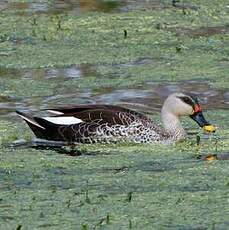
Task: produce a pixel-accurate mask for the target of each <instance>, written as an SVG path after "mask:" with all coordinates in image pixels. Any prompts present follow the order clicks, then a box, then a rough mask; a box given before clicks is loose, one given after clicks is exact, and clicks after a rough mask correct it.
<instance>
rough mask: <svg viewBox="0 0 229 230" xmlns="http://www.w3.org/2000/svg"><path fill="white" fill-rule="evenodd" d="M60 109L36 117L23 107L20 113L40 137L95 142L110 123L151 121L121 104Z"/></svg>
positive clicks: (113, 125)
mask: <svg viewBox="0 0 229 230" xmlns="http://www.w3.org/2000/svg"><path fill="white" fill-rule="evenodd" d="M57 111H58V112H62V114H59V115H55V116H51V117H32V116H28V115H27V114H24V113H22V112H20V111H17V113H18V114H19V115H20V116H21V117H22V118H23V119H24V120H25V121H26V122H27V124H28V125H29V126H30V128H31V129H32V131H33V132H34V134H35V135H36V136H37V137H38V138H42V139H47V140H56V141H69V142H74V141H76V142H80V141H81V140H82V142H83V141H84V142H91V141H93V140H95V138H94V137H95V136H96V135H97V132H98V128H100V129H101V130H103V131H102V132H110V130H111V129H110V127H115V126H117V125H118V126H124V127H128V126H129V125H130V124H131V123H132V122H135V121H136V122H138V123H142V124H143V125H144V123H148V122H149V121H150V120H149V118H147V117H146V116H144V115H142V114H141V113H138V112H135V111H132V110H129V109H125V108H122V107H118V106H103V105H99V106H97V105H93V106H79V107H74V108H65V109H61V110H60V109H59V110H57ZM112 135H115V134H112ZM93 138H94V139H93Z"/></svg>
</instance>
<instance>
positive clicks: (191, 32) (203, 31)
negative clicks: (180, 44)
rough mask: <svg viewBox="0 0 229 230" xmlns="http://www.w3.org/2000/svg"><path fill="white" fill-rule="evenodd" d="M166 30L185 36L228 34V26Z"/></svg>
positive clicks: (197, 36)
mask: <svg viewBox="0 0 229 230" xmlns="http://www.w3.org/2000/svg"><path fill="white" fill-rule="evenodd" d="M166 29H167V30H168V31H171V32H174V33H176V35H177V36H187V37H191V38H199V37H210V36H213V35H218V34H222V35H223V34H228V33H229V26H228V25H225V26H209V27H200V28H196V29H191V28H182V27H180V28H166Z"/></svg>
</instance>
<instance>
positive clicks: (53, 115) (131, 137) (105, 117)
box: [16, 92, 216, 143]
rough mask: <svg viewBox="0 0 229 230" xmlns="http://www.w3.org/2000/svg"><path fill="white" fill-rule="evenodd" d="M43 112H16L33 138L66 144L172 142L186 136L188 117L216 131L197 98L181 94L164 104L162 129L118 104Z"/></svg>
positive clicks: (168, 98)
mask: <svg viewBox="0 0 229 230" xmlns="http://www.w3.org/2000/svg"><path fill="white" fill-rule="evenodd" d="M46 112H48V113H49V114H50V116H45V117H39V116H32V115H29V114H27V113H24V112H21V111H18V110H17V111H16V113H17V114H18V115H19V116H20V117H21V118H22V119H23V120H24V121H25V122H26V123H27V124H28V126H29V127H30V128H31V130H32V131H33V133H34V134H35V136H36V138H39V139H44V140H48V141H63V142H67V143H111V142H115V143H116V142H135V143H153V142H175V141H178V140H181V139H184V138H185V136H186V134H187V133H186V131H185V129H184V128H183V126H182V124H181V121H180V118H181V117H182V116H189V117H190V118H191V119H192V120H194V121H195V122H196V123H197V124H198V125H199V126H200V127H202V128H203V129H204V131H206V132H209V133H212V132H215V130H216V128H215V126H214V125H211V124H210V123H209V122H208V121H206V119H205V118H204V116H203V113H202V108H201V106H200V104H199V100H198V98H197V97H196V96H193V95H191V94H187V93H180V92H178V93H172V94H170V95H169V96H168V97H167V98H166V100H165V101H164V103H163V106H162V109H161V120H162V124H163V127H161V126H159V125H158V124H157V123H155V122H154V121H153V120H152V119H150V118H149V117H148V116H146V115H144V114H142V113H140V112H136V111H134V110H131V109H128V108H124V107H121V106H118V105H107V104H89V105H75V106H66V107H60V108H54V109H47V110H46Z"/></svg>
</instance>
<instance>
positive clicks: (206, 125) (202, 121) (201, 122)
mask: <svg viewBox="0 0 229 230" xmlns="http://www.w3.org/2000/svg"><path fill="white" fill-rule="evenodd" d="M190 117H191V118H192V119H193V120H194V121H195V122H197V124H198V125H199V126H200V127H202V128H203V130H204V131H206V132H209V133H213V132H215V131H216V127H215V126H214V125H211V124H210V123H209V122H207V121H206V119H205V118H204V116H203V114H202V112H197V113H194V114H193V115H191V116H190Z"/></svg>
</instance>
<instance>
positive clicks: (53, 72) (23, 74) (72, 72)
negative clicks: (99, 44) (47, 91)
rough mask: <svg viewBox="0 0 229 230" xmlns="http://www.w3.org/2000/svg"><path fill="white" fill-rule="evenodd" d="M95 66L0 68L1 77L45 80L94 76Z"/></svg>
mask: <svg viewBox="0 0 229 230" xmlns="http://www.w3.org/2000/svg"><path fill="white" fill-rule="evenodd" d="M96 74H97V73H96V67H94V66H92V65H90V64H81V65H72V66H69V67H65V68H61V67H59V68H58V67H49V68H40V69H5V68H0V77H1V78H17V79H34V80H45V79H52V78H55V79H56V78H58V79H59V80H61V79H63V80H64V79H66V78H69V79H72V78H81V77H87V76H91V75H93V76H96Z"/></svg>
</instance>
